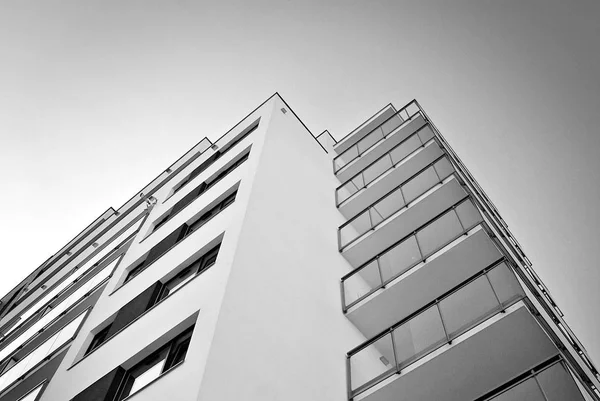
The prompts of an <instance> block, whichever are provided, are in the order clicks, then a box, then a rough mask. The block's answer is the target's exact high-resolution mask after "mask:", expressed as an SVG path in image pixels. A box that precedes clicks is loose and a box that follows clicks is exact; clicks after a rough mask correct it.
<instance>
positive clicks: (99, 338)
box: [85, 325, 111, 355]
mask: <svg viewBox="0 0 600 401" xmlns="http://www.w3.org/2000/svg"><path fill="white" fill-rule="evenodd" d="M110 326H111V325H108V326H106V327H105V328H103V329H102V330H100V331H99V332H98V333H96V335H95V336H94V338H93V339H92V342H91V343H90V346H89V347H88V349H87V351H85V355H87V354H89V353H90V352H92V351H93V350H95V349H96V348H98V347H99V346H100V345H101V344H102V343H104V341H105V340H106V337H107V336H108V332H109V331H110Z"/></svg>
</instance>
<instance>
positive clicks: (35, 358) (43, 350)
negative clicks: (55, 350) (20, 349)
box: [23, 333, 59, 372]
mask: <svg viewBox="0 0 600 401" xmlns="http://www.w3.org/2000/svg"><path fill="white" fill-rule="evenodd" d="M58 335H59V333H57V334H55V335H53V336H52V337H50V338H49V339H48V340H46V341H45V342H44V343H43V344H41V345H40V346H39V347H37V348H36V349H35V350H34V351H33V352H32V353H31V354H29V362H28V363H27V366H25V368H24V369H23V372H26V371H28V370H29V369H31V368H33V367H34V366H36V365H37V364H38V363H40V362H41V361H42V360H43V359H44V358H45V357H46V356H47V355H48V354H50V352H52V345H54V342H55V341H56V339H57V338H58Z"/></svg>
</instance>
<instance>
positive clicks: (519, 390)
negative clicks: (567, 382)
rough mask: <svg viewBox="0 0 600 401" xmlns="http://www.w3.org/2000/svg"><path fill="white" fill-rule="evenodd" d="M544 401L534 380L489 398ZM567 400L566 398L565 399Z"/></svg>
mask: <svg viewBox="0 0 600 401" xmlns="http://www.w3.org/2000/svg"><path fill="white" fill-rule="evenodd" d="M492 400H493V401H545V400H544V396H543V395H542V392H541V391H540V388H539V387H538V385H537V383H536V382H535V379H534V378H531V379H527V380H525V381H524V382H523V383H520V384H518V385H516V386H515V387H513V388H511V389H508V390H507V391H505V392H504V393H501V394H499V395H497V396H496V397H494V398H491V399H490V401H492ZM565 400H567V398H565Z"/></svg>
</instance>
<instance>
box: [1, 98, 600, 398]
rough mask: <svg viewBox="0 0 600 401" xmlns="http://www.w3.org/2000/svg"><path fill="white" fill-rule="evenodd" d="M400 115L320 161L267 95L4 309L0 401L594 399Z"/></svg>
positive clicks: (581, 369)
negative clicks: (266, 97) (258, 104)
mask: <svg viewBox="0 0 600 401" xmlns="http://www.w3.org/2000/svg"><path fill="white" fill-rule="evenodd" d="M599 378H600V376H599V375H598V371H597V370H596V368H595V367H594V365H593V363H592V362H591V360H590V359H589V357H588V355H587V353H586V351H585V348H584V347H583V345H582V344H581V343H580V342H579V340H578V339H577V337H576V336H575V335H574V334H573V332H572V331H571V330H570V329H569V327H568V326H567V325H566V324H565V322H564V320H563V315H562V313H561V311H560V309H559V308H558V306H557V305H556V304H555V302H554V301H553V299H552V297H551V296H550V294H549V292H548V290H547V288H546V287H545V286H544V284H543V283H542V281H541V279H540V278H539V277H538V276H537V275H536V273H535V272H534V271H533V269H532V267H531V263H530V261H529V259H527V257H526V256H525V254H524V253H523V250H522V247H521V246H520V245H519V243H518V242H517V241H516V240H515V238H514V237H513V236H512V234H511V233H510V231H509V229H508V226H507V225H506V223H505V222H504V220H503V219H502V218H501V217H500V215H499V213H498V210H497V209H496V207H495V206H494V204H493V203H492V202H491V201H490V199H489V198H488V197H487V196H486V194H485V193H484V191H483V190H482V189H481V188H480V186H479V185H478V184H477V182H476V181H475V180H474V179H473V177H472V176H471V174H470V173H469V171H468V170H467V169H466V167H465V166H464V165H463V163H462V162H461V160H460V159H459V158H458V156H457V155H456V153H455V152H454V151H453V150H452V149H451V147H450V146H449V145H448V143H447V142H446V140H445V139H444V137H443V136H442V135H441V134H440V132H439V131H438V130H437V128H436V127H435V125H434V124H433V123H432V121H431V120H430V119H429V117H428V116H427V115H426V113H425V111H424V110H423V109H422V108H421V106H420V105H419V103H418V102H416V101H413V102H411V103H409V104H408V105H406V106H404V107H402V108H401V109H396V108H395V107H394V106H393V105H388V106H386V107H384V108H383V109H381V110H380V111H379V112H377V113H376V114H375V115H373V116H372V117H371V118H369V119H368V120H367V121H365V122H364V123H363V124H361V125H360V126H359V127H357V128H356V129H355V130H353V131H352V132H350V133H349V134H348V135H346V136H344V137H343V139H341V140H339V141H336V140H335V139H334V137H333V136H332V135H330V134H329V132H327V131H325V132H323V133H322V134H320V135H318V136H313V134H312V133H311V132H310V131H309V130H308V128H307V127H306V126H305V125H304V124H303V123H302V121H301V120H300V119H299V118H298V116H297V115H296V114H295V113H294V111H293V110H292V109H291V108H290V107H289V105H288V104H287V103H286V102H285V101H284V100H283V99H282V98H281V96H279V95H278V94H275V95H273V96H272V97H270V98H269V99H267V101H265V102H264V103H263V104H261V105H260V106H259V107H258V108H256V109H255V110H254V111H252V112H251V113H250V114H249V115H248V116H246V117H245V118H244V119H242V121H240V122H239V123H238V124H236V125H235V126H234V127H233V128H232V129H231V130H230V131H228V132H227V133H225V134H224V135H223V136H222V137H220V138H219V139H218V140H216V141H214V142H212V141H210V140H209V139H207V138H204V139H202V140H201V141H200V142H199V143H198V144H197V145H195V146H194V147H193V148H192V149H191V150H189V151H188V152H187V153H185V154H184V155H183V156H182V157H181V158H180V159H178V160H177V161H175V162H174V163H173V164H172V165H171V166H169V167H167V168H166V169H165V170H164V171H162V172H161V173H160V174H159V175H158V176H157V177H156V179H154V180H153V181H152V182H151V183H149V184H148V185H147V186H146V187H144V188H143V189H142V190H141V191H139V192H137V193H135V194H134V196H133V197H132V198H131V199H130V200H129V201H127V202H126V203H125V204H124V205H123V206H121V207H120V208H118V209H113V208H109V209H108V210H107V211H106V212H104V213H102V215H101V216H99V217H98V218H97V219H96V220H95V221H93V222H92V223H91V224H90V225H89V226H88V227H86V228H85V229H84V230H83V231H82V232H81V233H80V234H78V235H77V236H76V237H75V238H73V239H72V240H71V241H70V242H69V243H68V244H66V245H65V246H64V247H63V248H62V249H60V250H59V251H58V252H57V253H56V254H54V255H53V256H52V257H50V258H49V259H48V260H46V261H45V262H44V263H43V264H42V265H41V266H39V267H38V268H37V269H35V270H34V271H33V272H32V273H31V274H30V275H29V276H28V277H27V278H26V279H25V280H24V281H23V282H22V283H20V284H19V285H18V286H17V287H15V288H14V289H13V290H12V291H10V292H9V293H8V294H6V295H5V296H4V297H3V298H2V300H1V304H0V401H17V400H19V401H38V400H41V401H63V400H64V401H83V400H85V401H121V400H132V401H138V400H139V401H150V400H152V401H159V400H161V401H162V400H170V401H179V400H181V401H192V400H193V401H196V400H240V399H250V400H261V401H263V400H284V399H285V400H307V399H310V400H369V401H401V400H402V401H404V400H411V401H413V400H431V401H433V400H441V399H444V400H455V401H464V400H473V401H475V400H495V401H511V400H547V401H555V400H556V401H558V400H600V393H599V391H598V386H600V383H599Z"/></svg>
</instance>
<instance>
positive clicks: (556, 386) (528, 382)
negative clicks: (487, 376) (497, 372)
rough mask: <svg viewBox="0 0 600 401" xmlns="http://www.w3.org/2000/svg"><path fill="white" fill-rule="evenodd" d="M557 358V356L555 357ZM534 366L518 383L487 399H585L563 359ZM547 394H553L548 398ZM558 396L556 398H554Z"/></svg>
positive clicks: (501, 400)
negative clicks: (537, 366)
mask: <svg viewBox="0 0 600 401" xmlns="http://www.w3.org/2000/svg"><path fill="white" fill-rule="evenodd" d="M553 359H556V358H553ZM544 365H546V366H543V367H541V368H534V369H532V371H531V372H529V374H528V375H525V377H523V378H521V379H520V380H519V381H518V382H517V383H516V384H513V385H512V386H510V387H508V388H507V389H504V390H502V391H501V392H499V393H497V394H495V395H493V396H491V397H489V398H486V399H485V400H486V401H521V400H527V401H548V399H550V400H554V399H561V400H569V401H584V398H583V396H582V395H581V392H580V391H579V389H578V388H577V384H575V381H574V380H573V377H572V376H571V374H570V373H569V371H568V369H567V368H566V367H565V365H564V362H563V361H562V360H560V359H559V360H557V361H549V362H548V363H544ZM546 394H548V395H552V397H551V398H546ZM553 397H556V398H553Z"/></svg>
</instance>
